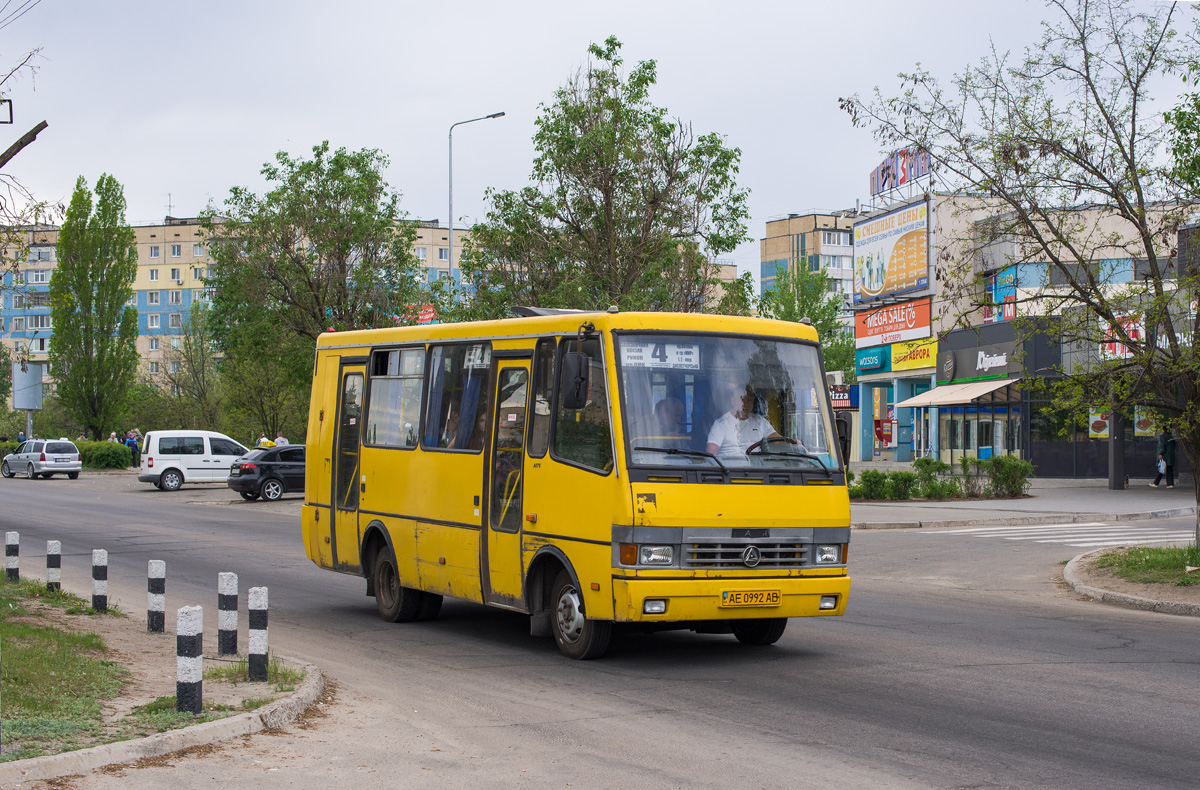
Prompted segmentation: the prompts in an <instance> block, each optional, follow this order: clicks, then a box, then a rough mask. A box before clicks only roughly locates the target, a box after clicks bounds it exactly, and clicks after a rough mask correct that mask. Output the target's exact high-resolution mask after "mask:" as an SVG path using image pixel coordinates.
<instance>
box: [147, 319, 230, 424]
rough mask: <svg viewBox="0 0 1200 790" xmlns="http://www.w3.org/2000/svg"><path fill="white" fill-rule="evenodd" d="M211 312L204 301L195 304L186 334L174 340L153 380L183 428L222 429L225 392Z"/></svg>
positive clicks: (184, 327)
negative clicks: (218, 366) (223, 390)
mask: <svg viewBox="0 0 1200 790" xmlns="http://www.w3.org/2000/svg"><path fill="white" fill-rule="evenodd" d="M208 312H209V308H208V306H207V305H206V304H205V303H204V302H193V303H192V309H191V312H190V313H188V317H187V319H186V320H185V321H184V322H183V331H182V332H181V333H180V334H179V335H174V336H172V337H171V342H170V343H169V344H168V345H167V347H166V348H165V349H164V350H163V353H162V360H161V362H160V364H159V369H158V374H157V375H154V376H150V377H149V378H150V381H151V383H153V384H154V385H156V386H157V388H158V389H159V390H161V391H162V392H163V393H164V394H165V396H166V397H169V398H170V399H171V401H172V403H173V406H174V409H173V412H174V417H175V420H177V421H178V422H179V423H180V424H179V426H178V427H180V428H185V427H186V428H202V429H204V430H210V431H215V430H220V427H221V402H222V393H221V388H220V381H219V379H218V376H217V362H216V357H215V350H216V346H215V342H214V340H213V335H212V330H211V326H210V322H209V320H208ZM176 341H178V346H176Z"/></svg>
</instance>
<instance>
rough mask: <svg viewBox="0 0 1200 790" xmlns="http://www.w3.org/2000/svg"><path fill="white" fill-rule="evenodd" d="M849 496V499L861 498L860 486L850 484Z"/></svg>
mask: <svg viewBox="0 0 1200 790" xmlns="http://www.w3.org/2000/svg"><path fill="white" fill-rule="evenodd" d="M850 498H851V499H862V498H863V495H862V486H850Z"/></svg>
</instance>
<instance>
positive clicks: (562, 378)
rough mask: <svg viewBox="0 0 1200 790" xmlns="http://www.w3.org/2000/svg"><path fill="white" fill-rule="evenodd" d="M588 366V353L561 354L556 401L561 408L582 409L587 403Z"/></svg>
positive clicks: (572, 352)
mask: <svg viewBox="0 0 1200 790" xmlns="http://www.w3.org/2000/svg"><path fill="white" fill-rule="evenodd" d="M590 367H591V366H590V363H589V361H588V355H587V354H585V353H583V352H582V351H567V352H566V353H564V354H563V356H562V372H561V373H560V375H559V377H558V398H559V401H558V402H559V405H560V406H562V408H564V409H582V408H583V407H584V405H585V404H586V403H587V397H588V374H589V373H590Z"/></svg>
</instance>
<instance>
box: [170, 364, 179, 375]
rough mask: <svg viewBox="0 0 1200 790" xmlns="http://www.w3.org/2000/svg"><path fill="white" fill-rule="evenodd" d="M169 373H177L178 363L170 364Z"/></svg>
mask: <svg viewBox="0 0 1200 790" xmlns="http://www.w3.org/2000/svg"><path fill="white" fill-rule="evenodd" d="M171 372H172V373H178V372H179V363H178V362H172V363H171Z"/></svg>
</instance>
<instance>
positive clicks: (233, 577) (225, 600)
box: [217, 573, 238, 656]
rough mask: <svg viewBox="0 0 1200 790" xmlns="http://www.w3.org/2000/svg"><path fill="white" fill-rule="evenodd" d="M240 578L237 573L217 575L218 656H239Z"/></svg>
mask: <svg viewBox="0 0 1200 790" xmlns="http://www.w3.org/2000/svg"><path fill="white" fill-rule="evenodd" d="M237 629H238V578H237V574H236V573H218V574H217V655H219V656H236V655H237Z"/></svg>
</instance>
